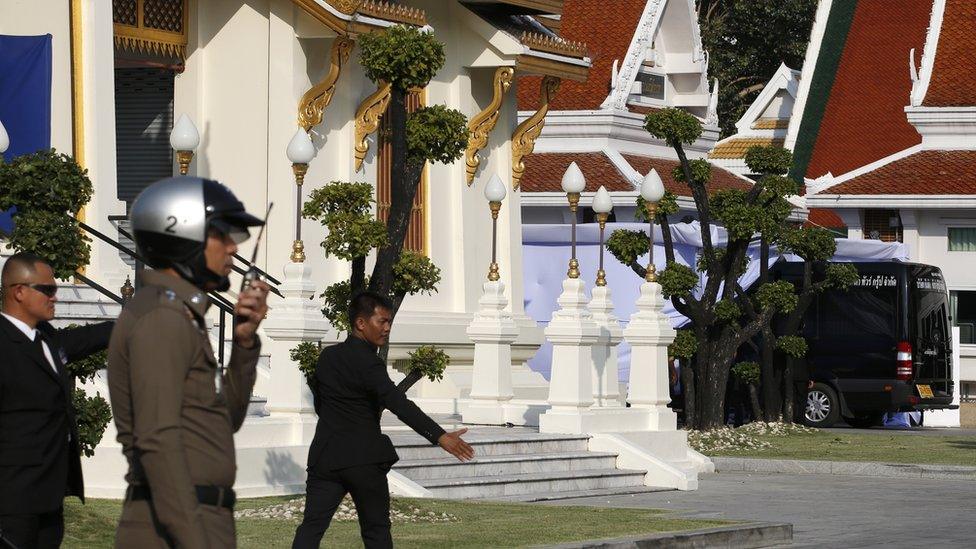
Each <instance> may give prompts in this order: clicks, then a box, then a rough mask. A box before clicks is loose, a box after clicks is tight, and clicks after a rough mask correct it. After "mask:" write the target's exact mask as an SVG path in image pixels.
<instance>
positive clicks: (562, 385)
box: [539, 278, 600, 433]
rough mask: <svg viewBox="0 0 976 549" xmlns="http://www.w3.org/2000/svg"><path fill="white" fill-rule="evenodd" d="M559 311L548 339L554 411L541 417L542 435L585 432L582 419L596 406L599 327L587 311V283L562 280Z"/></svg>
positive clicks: (553, 317) (550, 383)
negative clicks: (595, 359) (595, 350)
mask: <svg viewBox="0 0 976 549" xmlns="http://www.w3.org/2000/svg"><path fill="white" fill-rule="evenodd" d="M558 303H559V306H560V309H559V310H558V311H556V312H554V313H553V314H552V321H551V322H550V323H549V326H548V327H546V330H545V334H546V338H547V339H548V340H549V341H550V342H551V343H552V371H551V377H550V380H549V405H550V406H551V408H550V409H549V410H548V411H546V413H545V414H543V415H542V416H540V417H539V431H540V432H555V433H578V432H582V431H581V427H580V419H579V416H580V414H581V413H582V412H586V411H587V410H589V408H590V406H592V405H593V347H592V346H593V344H594V343H596V341H597V339H599V337H600V328H599V327H598V326H597V325H596V322H594V321H593V315H592V314H591V313H590V311H589V310H588V309H587V308H586V294H585V292H584V282H583V281H582V280H580V279H579V278H567V279H566V280H563V293H562V295H560V296H559V300H558Z"/></svg>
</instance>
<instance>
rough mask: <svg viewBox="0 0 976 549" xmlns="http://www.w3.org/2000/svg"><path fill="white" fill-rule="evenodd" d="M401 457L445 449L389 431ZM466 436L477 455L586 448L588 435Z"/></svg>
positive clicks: (430, 456) (420, 456)
mask: <svg viewBox="0 0 976 549" xmlns="http://www.w3.org/2000/svg"><path fill="white" fill-rule="evenodd" d="M390 439H391V440H392V441H393V444H394V445H395V446H396V449H397V453H398V454H399V455H400V459H402V460H407V461H409V460H420V459H439V458H443V457H444V450H442V449H441V448H440V447H438V446H433V445H432V444H431V443H430V442H428V441H426V440H425V439H423V438H421V437H419V436H416V435H406V434H404V435H401V434H399V433H396V434H393V433H391V434H390ZM464 439H465V440H466V441H467V442H468V443H469V444H471V445H472V446H474V447H475V455H476V456H503V455H513V454H522V455H538V454H553V453H562V452H584V451H586V449H587V441H588V439H589V437H587V436H586V435H541V434H538V433H531V434H519V435H509V436H500V435H484V436H482V435H478V434H477V432H475V431H470V432H468V434H467V435H465V437H464Z"/></svg>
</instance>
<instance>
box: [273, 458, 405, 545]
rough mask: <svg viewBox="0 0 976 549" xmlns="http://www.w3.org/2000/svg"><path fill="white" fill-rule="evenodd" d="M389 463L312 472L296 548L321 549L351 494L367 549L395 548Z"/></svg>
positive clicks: (296, 533) (296, 534)
mask: <svg viewBox="0 0 976 549" xmlns="http://www.w3.org/2000/svg"><path fill="white" fill-rule="evenodd" d="M389 470H390V467H389V465H388V464H380V463H372V464H369V465H359V466H356V467H348V468H345V469H338V470H334V471H316V470H315V469H314V468H312V469H309V472H308V481H307V482H306V484H305V518H304V520H302V523H301V524H300V525H299V526H298V530H297V531H296V532H295V541H294V542H293V543H292V549H317V548H318V547H319V543H320V542H321V541H322V536H323V535H324V534H325V531H326V530H327V529H328V528H329V523H330V522H332V515H334V514H335V512H336V509H338V508H339V504H340V503H341V502H342V498H344V497H345V496H346V494H347V493H348V494H349V495H351V496H352V501H353V503H355V504H356V513H357V514H358V515H359V530H360V533H361V534H362V536H363V545H365V546H366V549H374V548H375V549H388V548H391V547H393V537H392V536H391V535H390V487H389V485H388V484H387V482H386V473H387V471H389Z"/></svg>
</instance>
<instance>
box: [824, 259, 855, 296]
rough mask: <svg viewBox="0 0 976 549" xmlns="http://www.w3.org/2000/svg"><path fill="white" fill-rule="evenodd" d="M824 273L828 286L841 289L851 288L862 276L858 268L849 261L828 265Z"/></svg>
mask: <svg viewBox="0 0 976 549" xmlns="http://www.w3.org/2000/svg"><path fill="white" fill-rule="evenodd" d="M824 275H825V276H824V278H825V281H826V282H827V284H826V286H827V287H828V288H837V289H840V290H846V289H848V288H850V287H851V286H853V285H854V284H855V283H856V282H857V281H858V279H859V278H860V275H859V274H858V272H857V268H856V267H854V265H851V264H849V263H844V264H840V263H831V264H830V265H827V269H826V272H825V273H824Z"/></svg>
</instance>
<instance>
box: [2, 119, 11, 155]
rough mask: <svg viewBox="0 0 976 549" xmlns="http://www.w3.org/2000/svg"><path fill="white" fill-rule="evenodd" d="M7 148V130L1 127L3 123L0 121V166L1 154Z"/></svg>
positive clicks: (8, 139)
mask: <svg viewBox="0 0 976 549" xmlns="http://www.w3.org/2000/svg"><path fill="white" fill-rule="evenodd" d="M9 147H10V136H9V135H7V128H4V127H3V121H0V164H3V154H4V153H5V152H7V149H8V148H9Z"/></svg>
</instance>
